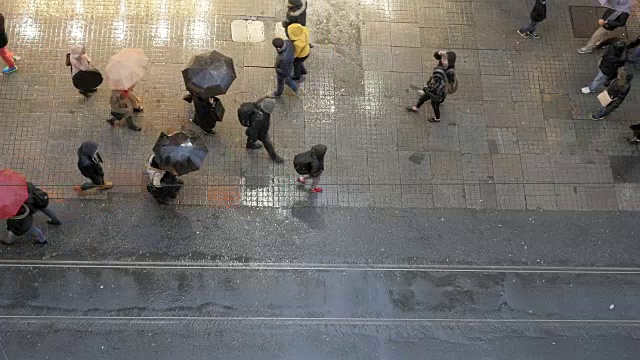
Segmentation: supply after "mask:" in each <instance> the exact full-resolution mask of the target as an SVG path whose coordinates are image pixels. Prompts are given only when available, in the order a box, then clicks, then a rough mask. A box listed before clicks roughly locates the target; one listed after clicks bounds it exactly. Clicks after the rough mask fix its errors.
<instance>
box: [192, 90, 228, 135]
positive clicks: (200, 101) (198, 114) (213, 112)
mask: <svg viewBox="0 0 640 360" xmlns="http://www.w3.org/2000/svg"><path fill="white" fill-rule="evenodd" d="M183 100H184V101H186V102H188V103H191V102H193V107H194V109H195V116H194V117H193V120H192V122H193V123H194V124H196V125H198V127H199V128H200V129H201V130H202V132H204V133H205V134H207V135H215V134H216V132H215V131H213V128H215V127H216V123H217V122H218V121H221V119H220V116H219V115H218V111H217V110H218V109H217V107H216V106H217V105H218V104H220V100H219V99H218V98H216V97H212V98H209V99H207V98H203V97H201V96H200V95H198V94H197V93H189V95H187V96H185V97H184V98H183Z"/></svg>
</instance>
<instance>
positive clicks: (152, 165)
mask: <svg viewBox="0 0 640 360" xmlns="http://www.w3.org/2000/svg"><path fill="white" fill-rule="evenodd" d="M145 168H146V172H147V176H148V183H147V191H148V192H149V193H151V195H152V196H153V198H154V199H156V201H157V202H158V204H160V205H164V204H167V203H169V202H170V201H171V199H175V198H177V197H178V193H179V192H180V189H182V185H183V184H184V181H182V180H180V179H179V178H178V177H177V176H176V175H175V174H173V173H171V172H170V171H167V170H162V169H160V165H158V163H157V162H156V159H155V155H153V154H151V156H149V158H148V159H147V163H146V164H145Z"/></svg>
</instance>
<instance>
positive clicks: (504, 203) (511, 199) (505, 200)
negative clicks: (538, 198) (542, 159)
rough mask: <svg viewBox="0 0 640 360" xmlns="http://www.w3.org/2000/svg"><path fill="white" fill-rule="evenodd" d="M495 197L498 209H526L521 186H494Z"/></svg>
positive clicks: (522, 186)
mask: <svg viewBox="0 0 640 360" xmlns="http://www.w3.org/2000/svg"><path fill="white" fill-rule="evenodd" d="M496 197H497V200H498V208H499V209H510V210H523V209H526V207H527V203H526V201H525V195H524V185H522V184H496Z"/></svg>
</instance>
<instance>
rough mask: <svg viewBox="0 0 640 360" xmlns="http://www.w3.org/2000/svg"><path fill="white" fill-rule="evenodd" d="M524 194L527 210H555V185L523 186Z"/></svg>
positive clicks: (556, 206)
mask: <svg viewBox="0 0 640 360" xmlns="http://www.w3.org/2000/svg"><path fill="white" fill-rule="evenodd" d="M524 193H525V196H526V198H527V209H529V210H557V209H558V205H557V203H556V195H555V185H553V184H525V185H524Z"/></svg>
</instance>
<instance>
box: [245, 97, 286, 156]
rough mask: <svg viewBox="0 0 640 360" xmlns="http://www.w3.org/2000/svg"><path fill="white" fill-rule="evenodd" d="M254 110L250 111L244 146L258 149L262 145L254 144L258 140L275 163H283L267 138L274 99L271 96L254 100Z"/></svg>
mask: <svg viewBox="0 0 640 360" xmlns="http://www.w3.org/2000/svg"><path fill="white" fill-rule="evenodd" d="M255 104H256V106H255V110H256V111H253V112H252V113H251V120H250V121H249V126H248V127H247V130H246V131H245V135H247V145H246V148H247V149H250V150H256V149H260V148H261V147H262V146H261V145H260V144H256V142H257V141H260V142H261V143H262V144H263V145H264V149H265V150H267V153H269V156H270V157H271V160H273V161H274V162H276V163H279V164H281V163H283V162H284V159H283V158H281V157H280V156H278V154H277V153H276V150H275V148H274V147H273V143H272V142H271V139H270V138H269V127H270V126H271V113H272V112H273V110H274V109H275V107H276V101H275V100H274V99H271V98H268V97H266V98H263V99H260V100H258V101H256V102H255Z"/></svg>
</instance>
